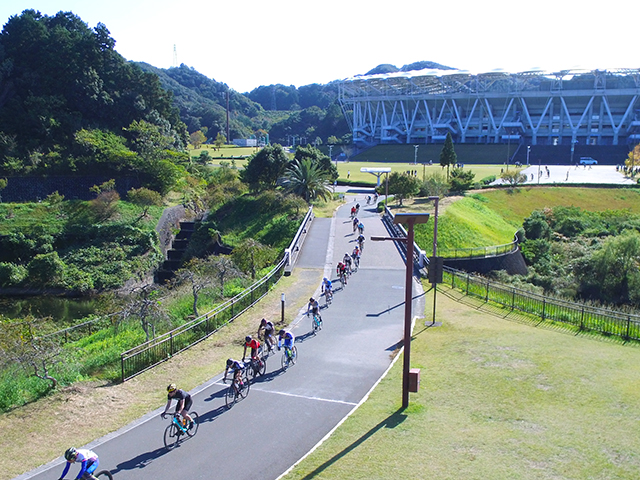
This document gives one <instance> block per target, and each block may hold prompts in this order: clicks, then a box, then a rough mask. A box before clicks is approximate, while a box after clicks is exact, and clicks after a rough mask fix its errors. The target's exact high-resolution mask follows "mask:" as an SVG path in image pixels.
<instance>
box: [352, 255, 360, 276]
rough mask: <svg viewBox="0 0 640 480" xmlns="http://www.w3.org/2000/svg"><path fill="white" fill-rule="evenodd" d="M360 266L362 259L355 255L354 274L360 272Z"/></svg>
mask: <svg viewBox="0 0 640 480" xmlns="http://www.w3.org/2000/svg"><path fill="white" fill-rule="evenodd" d="M359 266H360V257H359V256H358V255H353V273H356V272H357V271H358V267H359Z"/></svg>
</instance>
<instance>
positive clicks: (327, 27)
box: [0, 0, 640, 93]
mask: <svg viewBox="0 0 640 480" xmlns="http://www.w3.org/2000/svg"><path fill="white" fill-rule="evenodd" d="M26 9H33V10H37V11H40V12H41V13H42V14H44V15H49V16H51V15H55V14H56V13H57V12H59V11H65V12H68V11H71V12H73V13H74V14H76V15H77V16H79V17H80V18H81V19H82V20H83V21H84V22H85V23H86V24H87V25H88V26H89V27H91V28H94V27H95V26H96V25H97V24H98V23H104V24H105V25H106V26H107V28H108V29H109V31H110V32H111V37H112V38H113V39H114V40H115V41H116V46H115V48H116V50H117V51H118V53H120V54H121V55H122V56H123V57H124V58H126V59H127V60H133V61H141V62H146V63H149V64H151V65H153V66H155V67H159V68H169V67H172V66H174V48H175V54H176V55H175V57H177V64H178V65H180V64H182V63H184V64H185V65H187V66H189V67H193V68H194V69H195V70H197V71H198V72H200V73H202V74H203V75H205V76H207V77H209V78H211V79H214V80H216V81H217V82H223V83H226V84H227V85H228V86H229V87H230V88H232V89H234V90H236V91H238V92H241V93H244V92H248V91H251V90H253V89H254V88H257V87H259V86H261V85H271V84H276V83H280V84H284V85H295V86H296V87H300V86H302V85H308V84H311V83H320V84H324V83H328V82H331V81H333V80H341V79H345V78H348V77H352V76H354V75H359V74H364V73H366V72H368V71H369V70H371V69H373V68H374V67H376V66H378V65H380V64H392V65H395V66H396V67H398V68H400V67H402V66H403V65H406V64H409V63H413V62H418V61H432V62H437V63H440V64H442V65H446V66H450V67H454V68H459V69H463V70H469V71H471V72H474V73H485V72H490V71H493V70H496V69H501V70H504V71H506V72H512V73H515V72H522V71H528V70H532V69H542V70H545V71H551V72H553V71H558V70H566V69H575V68H582V69H601V70H602V69H608V70H610V69H616V68H640V65H639V63H640V56H639V55H638V50H639V48H638V44H639V42H638V40H637V38H638V37H637V28H636V26H635V24H634V19H637V18H638V16H639V14H640V2H634V1H628V0H608V1H607V2H577V1H575V0H538V1H536V2H514V1H512V0H482V1H479V0H456V1H455V2H436V1H434V0H431V1H423V0H412V1H407V0H395V1H383V2H364V1H363V0H359V1H356V0H324V1H323V2H300V1H299V0H295V1H294V0H270V1H269V2H264V1H258V0H235V1H222V0H217V1H210V0H209V1H204V0H182V1H175V0H173V1H170V0H153V1H151V0H129V1H125V0H108V1H105V0H101V1H96V0H57V1H54V0H5V1H2V2H0V20H1V21H2V25H4V24H5V23H6V22H7V21H8V20H9V18H10V17H11V16H13V15H19V14H20V13H21V12H22V11H23V10H26ZM625 22H626V25H625Z"/></svg>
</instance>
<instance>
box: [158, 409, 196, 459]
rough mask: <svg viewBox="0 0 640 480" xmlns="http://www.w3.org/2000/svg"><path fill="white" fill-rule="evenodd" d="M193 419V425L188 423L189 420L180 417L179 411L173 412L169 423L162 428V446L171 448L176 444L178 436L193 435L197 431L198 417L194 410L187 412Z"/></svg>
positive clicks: (178, 440)
mask: <svg viewBox="0 0 640 480" xmlns="http://www.w3.org/2000/svg"><path fill="white" fill-rule="evenodd" d="M189 415H190V416H191V418H192V419H193V425H191V426H190V425H189V421H188V420H187V419H186V418H184V417H182V415H180V414H179V413H175V412H174V413H173V414H172V418H171V423H170V424H169V425H167V428H165V430H164V446H165V448H166V449H167V450H171V449H173V448H175V447H177V446H178V443H180V438H181V437H183V436H188V437H193V436H195V434H196V433H198V425H199V417H198V414H197V413H196V412H189Z"/></svg>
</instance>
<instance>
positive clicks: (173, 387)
mask: <svg viewBox="0 0 640 480" xmlns="http://www.w3.org/2000/svg"><path fill="white" fill-rule="evenodd" d="M177 389H178V387H176V384H175V383H171V384H170V385H169V386H168V387H167V392H169V393H171V392H175V391H176V390H177Z"/></svg>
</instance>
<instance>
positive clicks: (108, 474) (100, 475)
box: [60, 470, 113, 480]
mask: <svg viewBox="0 0 640 480" xmlns="http://www.w3.org/2000/svg"><path fill="white" fill-rule="evenodd" d="M91 475H93V476H94V477H96V478H108V479H109V480H113V475H111V472H110V471H109V470H100V471H99V472H98V473H92V474H91ZM60 480H65V479H64V478H62V479H60Z"/></svg>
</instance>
